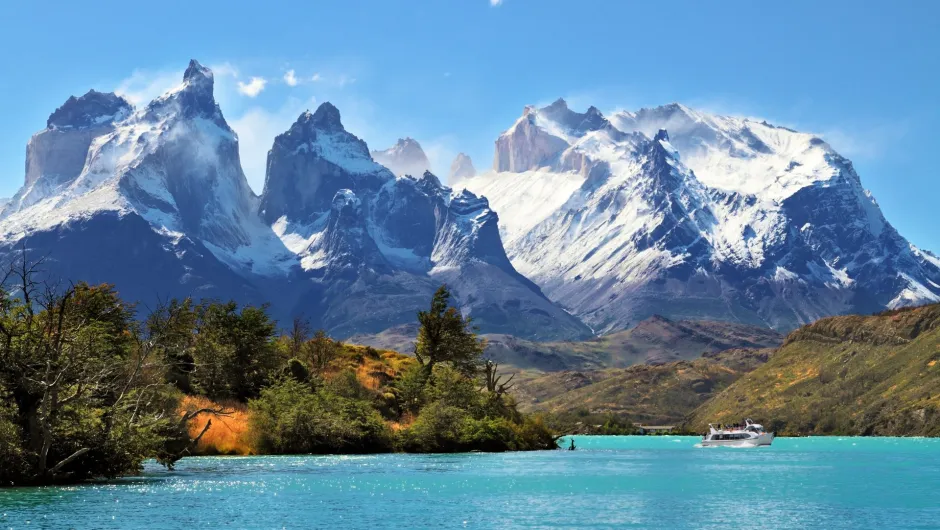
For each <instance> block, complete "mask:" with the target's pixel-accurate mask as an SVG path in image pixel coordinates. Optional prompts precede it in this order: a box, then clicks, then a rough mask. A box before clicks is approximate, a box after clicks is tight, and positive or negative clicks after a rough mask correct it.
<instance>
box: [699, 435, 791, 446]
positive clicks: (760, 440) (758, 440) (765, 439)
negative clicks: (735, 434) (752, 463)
mask: <svg viewBox="0 0 940 530" xmlns="http://www.w3.org/2000/svg"><path fill="white" fill-rule="evenodd" d="M773 441H774V433H763V434H760V435H758V436H757V437H755V438H751V439H748V440H702V442H701V445H702V447H761V446H769V445H770V444H772V443H773Z"/></svg>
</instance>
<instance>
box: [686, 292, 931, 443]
mask: <svg viewBox="0 0 940 530" xmlns="http://www.w3.org/2000/svg"><path fill="white" fill-rule="evenodd" d="M746 416H751V417H754V418H761V420H762V421H764V422H765V423H764V424H765V426H767V427H769V428H771V429H773V430H775V431H777V432H778V433H782V434H845V435H876V436H940V304H932V305H927V306H923V307H917V308H908V309H899V310H894V311H888V312H884V313H880V314H878V315H875V316H841V317H831V318H824V319H822V320H819V321H818V322H815V323H813V324H810V325H808V326H804V327H802V328H800V329H798V330H796V331H794V332H793V333H791V334H790V335H789V336H788V337H787V339H786V341H785V342H784V345H783V346H782V347H781V348H780V349H779V350H778V351H777V352H776V353H774V354H773V355H771V357H770V359H769V360H768V361H767V363H766V364H764V365H763V366H760V367H758V368H757V369H755V370H754V371H752V372H751V373H749V374H747V375H746V376H744V377H742V378H741V379H739V380H737V381H736V382H734V383H732V384H731V385H730V386H729V387H728V388H727V389H725V390H724V391H723V392H721V393H719V394H718V395H716V396H715V397H714V398H712V399H711V400H710V401H708V402H707V403H705V405H703V406H702V407H701V408H699V409H698V410H696V411H695V412H694V414H692V415H691V417H690V418H689V420H688V422H687V427H688V428H690V429H693V430H702V429H704V428H705V426H706V425H707V424H708V423H709V422H730V421H740V419H741V418H743V417H746Z"/></svg>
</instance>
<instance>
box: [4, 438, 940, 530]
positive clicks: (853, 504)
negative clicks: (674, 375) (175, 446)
mask: <svg viewBox="0 0 940 530" xmlns="http://www.w3.org/2000/svg"><path fill="white" fill-rule="evenodd" d="M697 441H698V438H693V437H632V436H631V437H615V436H590V437H576V438H575V443H576V444H577V445H578V450H577V451H573V452H572V451H544V452H535V453H510V454H460V455H399V454H393V455H376V456H300V457H227V458H211V457H200V458H188V459H184V460H183V461H181V462H180V463H179V465H178V466H177V469H176V471H174V472H167V471H165V470H163V468H161V467H159V466H157V465H155V464H154V465H148V466H147V468H146V471H145V473H144V475H143V476H141V477H134V478H130V479H124V480H119V481H115V482H110V483H106V484H91V485H83V486H74V487H55V488H52V487H50V488H17V489H0V529H2V528H158V529H164V528H165V529H189V528H200V527H201V528H218V527H226V528H285V527H286V528H572V527H583V528H722V529H727V528H742V527H755V528H878V529H884V528H938V527H940V440H938V439H917V438H913V439H910V438H909V439H900V438H789V439H783V438H781V439H778V440H775V441H774V445H773V447H769V448H759V449H731V448H698V447H695V444H696V442H697Z"/></svg>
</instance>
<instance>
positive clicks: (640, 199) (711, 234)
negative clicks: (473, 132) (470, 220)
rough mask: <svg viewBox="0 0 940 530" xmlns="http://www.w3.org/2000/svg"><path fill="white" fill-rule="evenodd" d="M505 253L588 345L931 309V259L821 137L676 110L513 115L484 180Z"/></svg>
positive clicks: (939, 270) (563, 109)
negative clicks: (582, 329)
mask: <svg viewBox="0 0 940 530" xmlns="http://www.w3.org/2000/svg"><path fill="white" fill-rule="evenodd" d="M453 185H454V186H457V187H465V188H467V189H470V190H473V191H474V192H475V193H478V194H481V195H484V196H486V197H489V198H490V199H491V206H492V207H493V208H494V209H496V210H497V211H499V212H500V228H501V231H502V234H503V240H504V242H505V244H506V250H507V254H508V256H509V258H510V260H511V261H512V263H513V265H514V266H515V267H516V269H517V270H519V272H521V273H522V274H524V275H526V276H527V277H529V278H530V279H532V280H533V281H534V282H535V283H537V284H538V285H539V286H540V287H541V288H542V289H543V291H544V292H545V293H546V294H547V295H548V297H549V298H551V299H552V300H554V301H555V302H557V303H559V304H561V305H562V306H563V307H565V308H566V309H567V310H568V311H570V312H571V313H572V314H574V315H575V316H577V317H578V318H580V319H581V320H582V321H583V322H585V323H586V324H588V325H589V326H591V328H592V329H593V330H594V331H595V332H598V333H609V332H612V331H617V330H621V329H626V328H629V327H631V326H633V325H635V324H636V323H637V322H639V321H641V320H643V319H645V318H648V317H650V316H652V315H654V314H660V315H664V316H667V317H669V318H675V319H703V318H704V319H720V320H731V321H737V322H745V323H752V324H758V325H765V326H770V327H772V328H775V329H778V330H790V329H793V328H795V327H797V326H799V325H802V324H805V323H808V322H811V321H814V320H816V319H817V318H820V317H823V316H828V315H836V314H844V313H871V312H874V311H878V310H881V309H884V308H894V307H899V306H905V305H916V304H923V303H927V302H932V301H936V300H938V299H940V260H938V259H937V257H936V256H935V255H933V254H931V253H929V252H926V251H922V250H920V249H918V248H916V247H915V246H914V245H912V244H911V243H909V242H908V241H907V240H906V239H904V238H903V237H902V236H901V235H900V234H898V232H897V231H896V230H895V229H894V227H892V226H891V224H890V223H889V222H888V221H887V220H886V219H885V218H884V215H883V214H882V212H881V210H880V209H879V207H878V204H877V203H876V202H875V200H874V198H873V197H872V196H871V194H870V193H868V192H867V191H866V190H865V189H864V188H863V187H862V185H861V181H860V179H859V176H858V174H857V173H856V172H855V169H854V167H853V166H852V163H851V162H850V161H849V160H848V159H846V158H844V157H843V156H841V155H839V154H838V153H837V152H835V151H834V150H833V149H832V148H831V147H830V146H829V145H828V144H827V143H826V142H824V141H823V140H822V139H820V138H818V137H816V136H814V135H811V134H805V133H799V132H796V131H793V130H790V129H787V128H783V127H777V126H774V125H771V124H769V123H767V122H764V121H756V120H750V119H745V118H735V117H726V116H716V115H710V114H706V113H702V112H697V111H695V110H692V109H690V108H688V107H685V106H683V105H680V104H671V105H666V106H662V107H657V108H652V109H641V110H639V111H637V112H618V113H615V114H613V115H611V116H610V117H605V116H604V115H602V114H601V113H600V112H599V111H598V110H597V109H596V108H594V107H590V108H589V109H587V111H586V112H584V113H578V112H575V111H572V110H571V109H569V108H568V106H567V104H566V103H565V101H564V100H558V101H555V102H554V103H552V104H551V105H548V106H546V107H542V108H536V107H526V108H525V109H524V111H523V115H522V117H520V118H519V119H518V120H517V121H516V122H515V123H514V124H513V125H512V126H511V127H510V128H509V129H508V130H506V131H505V132H504V133H503V134H502V135H501V136H500V137H499V138H498V139H497V141H496V150H495V160H494V169H493V171H490V172H487V173H484V174H480V175H477V176H475V177H472V178H468V179H463V180H461V181H460V182H459V183H456V184H453Z"/></svg>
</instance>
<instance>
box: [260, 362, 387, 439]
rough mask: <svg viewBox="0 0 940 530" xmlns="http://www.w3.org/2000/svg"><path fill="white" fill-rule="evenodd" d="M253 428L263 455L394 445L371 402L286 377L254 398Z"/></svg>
mask: <svg viewBox="0 0 940 530" xmlns="http://www.w3.org/2000/svg"><path fill="white" fill-rule="evenodd" d="M249 408H250V410H251V413H252V415H251V420H250V421H251V430H252V432H253V434H254V438H255V446H256V447H258V448H259V450H261V451H262V452H267V453H275V454H298V453H317V454H331V453H364V452H384V451H388V450H390V449H391V447H392V440H391V434H390V431H389V430H388V427H387V426H386V425H385V422H384V421H383V420H382V417H381V416H379V414H378V412H376V411H375V410H374V409H373V408H372V406H371V404H370V403H369V402H367V401H361V400H356V399H350V398H347V397H343V396H340V395H337V394H334V393H332V392H330V391H329V390H328V389H321V390H319V391H316V392H313V391H311V390H310V389H309V388H308V387H307V386H305V385H303V384H301V383H298V382H297V381H294V380H293V379H285V380H283V381H280V382H279V383H277V384H275V385H274V386H271V387H269V388H266V389H264V390H262V392H261V396H260V397H258V398H257V399H254V400H251V402H250V403H249Z"/></svg>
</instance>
